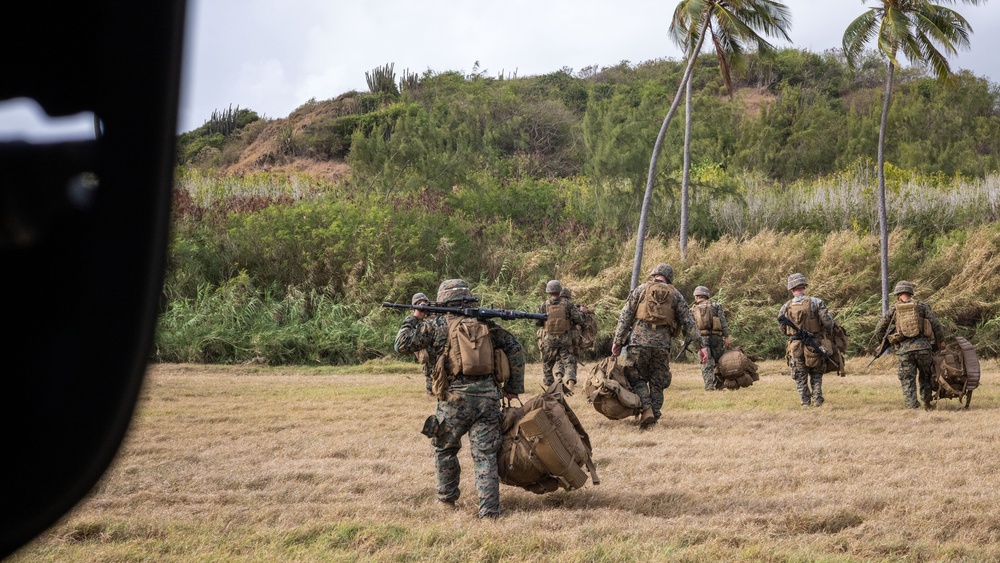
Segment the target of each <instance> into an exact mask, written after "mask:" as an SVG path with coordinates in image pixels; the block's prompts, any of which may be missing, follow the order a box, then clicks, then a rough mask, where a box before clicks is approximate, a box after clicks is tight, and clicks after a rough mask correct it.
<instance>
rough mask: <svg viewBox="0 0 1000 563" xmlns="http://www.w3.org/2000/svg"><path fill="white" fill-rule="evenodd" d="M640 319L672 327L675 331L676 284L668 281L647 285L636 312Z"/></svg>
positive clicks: (656, 325)
mask: <svg viewBox="0 0 1000 563" xmlns="http://www.w3.org/2000/svg"><path fill="white" fill-rule="evenodd" d="M635 316H636V318H637V319H639V320H640V321H642V322H644V323H646V324H650V325H653V326H655V327H657V328H659V327H661V326H666V327H670V329H671V331H673V330H674V329H675V327H676V323H675V322H674V286H672V285H670V284H668V283H661V282H651V283H649V285H647V286H646V291H645V292H644V293H643V296H642V300H641V301H640V302H639V306H638V308H637V310H636V314H635Z"/></svg>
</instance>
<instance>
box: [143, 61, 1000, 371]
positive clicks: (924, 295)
mask: <svg viewBox="0 0 1000 563" xmlns="http://www.w3.org/2000/svg"><path fill="white" fill-rule="evenodd" d="M701 62H702V63H703V64H702V65H701V67H700V68H701V70H700V71H699V74H698V76H697V78H696V85H697V89H696V91H698V92H699V94H698V96H699V98H698V100H697V102H696V104H695V113H694V115H693V117H694V120H695V126H694V132H693V134H694V136H695V142H694V149H693V152H694V155H695V156H694V160H695V163H696V164H695V166H694V167H693V170H692V188H691V190H692V196H691V200H690V211H691V227H690V233H691V236H692V241H693V242H692V243H691V246H690V247H689V249H688V255H687V257H686V260H684V261H681V260H680V257H679V251H678V249H677V242H676V237H677V233H678V225H679V215H680V212H679V201H678V193H679V181H678V179H679V177H680V172H679V169H678V167H679V158H680V157H679V154H680V151H679V150H678V149H677V148H678V147H679V145H680V143H679V136H680V130H679V129H677V130H673V131H672V132H671V135H672V136H671V137H670V138H669V139H668V143H667V148H666V149H665V152H664V157H663V158H661V159H660V160H661V167H662V168H661V170H660V172H659V176H658V182H657V189H656V190H655V191H654V200H653V206H652V210H651V216H650V221H651V227H650V232H649V235H648V236H649V239H650V240H649V241H648V242H647V244H646V248H647V250H646V256H645V263H646V264H645V267H646V268H648V267H650V266H652V265H653V264H655V263H656V262H659V261H666V262H669V263H671V264H673V265H674V266H675V268H676V269H677V271H678V276H677V280H676V283H677V285H678V287H679V288H680V289H681V290H682V291H683V292H684V293H685V295H688V296H689V298H690V293H691V291H692V290H693V288H694V287H695V286H697V285H708V286H709V287H710V288H711V289H712V291H713V292H714V293H715V294H716V297H717V298H718V299H719V300H720V301H722V302H723V303H724V304H725V306H726V308H727V312H728V314H729V317H730V320H731V321H732V323H731V324H732V326H733V328H734V331H735V339H736V342H737V344H740V345H743V346H746V347H747V348H748V349H750V350H752V351H753V352H755V353H759V354H761V355H762V356H764V357H769V358H778V357H782V356H783V339H782V337H781V336H780V335H779V334H778V331H777V330H776V326H777V325H776V323H775V322H774V317H775V315H776V312H777V308H778V307H779V306H780V305H781V303H783V302H784V300H785V299H786V298H787V292H786V291H785V289H784V280H785V278H786V277H787V276H788V274H790V273H792V272H802V273H804V274H806V275H807V276H808V277H809V279H810V280H811V281H812V287H811V290H812V291H813V292H814V293H815V294H816V295H818V296H821V297H823V298H824V299H826V300H827V302H828V303H829V305H830V307H831V308H832V309H833V310H834V311H835V313H836V314H837V316H838V320H839V321H840V322H841V323H842V324H844V325H845V326H846V327H847V329H848V331H849V332H850V334H851V336H852V344H851V352H852V354H861V353H863V352H864V351H865V349H866V348H867V347H869V346H871V345H872V343H871V342H870V336H871V331H872V329H873V327H874V325H875V323H876V322H877V320H878V315H879V310H880V304H879V302H878V298H877V294H878V293H879V280H878V271H877V270H878V253H877V247H878V243H877V240H876V239H875V238H874V237H873V236H872V234H871V233H873V232H875V230H876V216H875V212H874V208H875V204H874V196H873V193H874V187H875V178H874V166H873V163H872V161H871V160H870V156H871V155H873V154H874V137H875V132H876V129H875V122H876V121H877V116H878V107H879V106H878V104H879V100H880V98H879V96H878V95H877V92H878V85H879V84H881V78H879V73H880V72H882V71H881V70H880V66H878V65H875V64H874V63H872V64H867V65H866V66H864V68H862V70H861V71H860V72H858V73H853V74H852V73H851V72H850V71H849V70H848V69H847V67H846V65H844V63H843V61H841V60H840V59H839V58H838V57H837V56H836V55H834V54H829V53H827V54H822V55H817V54H812V53H808V52H805V51H795V50H786V51H782V53H781V54H780V56H779V57H778V58H777V59H775V60H772V61H756V60H754V61H752V64H751V65H750V67H749V68H750V71H749V73H748V74H747V75H746V76H744V77H743V78H742V81H741V82H740V83H739V85H740V89H739V90H738V91H737V95H736V96H735V97H734V99H732V100H730V99H729V98H728V97H726V96H725V95H723V90H722V89H720V87H721V82H719V79H718V69H717V68H713V65H714V64H715V63H714V62H713V61H711V60H710V59H706V60H704V61H701ZM679 74H680V69H679V64H678V63H676V62H674V61H650V62H647V63H642V64H638V65H630V64H627V63H622V64H620V65H617V66H614V67H607V68H601V69H597V68H589V69H583V70H581V71H579V72H576V73H573V72H571V71H569V70H567V69H564V70H563V71H560V72H556V73H552V74H550V75H544V76H535V77H522V78H517V77H495V78H494V77H488V76H483V75H479V74H473V75H461V74H458V73H453V72H445V73H433V72H428V73H425V74H424V75H422V76H413V75H408V76H406V77H400V78H401V80H400V83H399V86H395V82H392V84H393V87H392V88H390V87H388V86H385V85H384V84H383V86H382V87H378V88H376V90H375V91H371V92H367V93H358V92H348V93H345V94H342V95H340V96H337V97H336V98H333V99H331V100H326V101H310V102H308V103H307V104H305V105H303V106H302V107H300V108H299V109H297V110H296V111H295V112H293V113H292V114H291V115H289V116H288V117H287V118H283V119H270V120H267V119H260V118H258V117H257V116H256V114H254V113H253V112H252V111H250V110H233V111H230V112H228V113H226V114H225V115H222V116H213V120H211V121H209V122H207V123H206V124H205V126H203V127H202V128H199V129H198V130H196V131H192V132H190V133H187V134H185V135H183V136H182V137H181V139H180V148H179V160H180V162H181V163H182V165H181V166H179V167H178V174H177V186H176V190H175V194H174V196H175V200H174V218H173V235H172V245H171V251H170V264H169V270H168V276H167V283H166V286H165V292H164V300H163V311H162V315H161V317H160V325H159V331H158V335H157V347H156V350H155V355H154V359H155V360H158V361H168V362H176V361H184V362H188V361H190V362H224V363H242V362H259V363H267V364H285V363H299V364H316V363H318V364H343V363H357V362H362V361H365V360H367V359H371V358H377V357H381V356H384V355H387V354H391V340H392V337H393V336H394V334H395V329H396V327H397V326H398V323H399V322H400V321H401V320H402V319H401V316H400V315H399V314H397V313H392V312H388V311H386V310H383V309H382V308H381V307H380V306H379V305H380V303H381V302H382V301H403V302H405V301H408V299H409V296H410V295H411V294H412V293H415V292H417V291H422V292H425V293H427V294H429V295H432V296H433V294H434V293H435V291H436V288H437V285H438V283H440V281H441V280H443V279H446V278H452V277H461V278H464V279H466V280H468V281H469V282H470V283H471V284H472V285H473V291H474V292H475V293H476V294H477V295H478V296H479V297H480V298H481V299H482V302H483V303H485V304H487V305H493V306H496V307H506V308H519V309H529V310H531V309H534V308H536V307H537V305H538V303H539V302H540V300H541V299H542V293H541V289H542V287H543V285H544V283H545V281H547V280H549V279H552V278H558V279H561V280H562V281H563V282H564V284H565V285H568V286H569V287H570V288H572V289H573V290H574V292H575V297H576V301H578V302H580V303H586V304H590V305H593V306H595V307H596V309H597V311H598V316H599V322H600V324H601V334H602V336H603V339H602V341H601V344H602V346H606V344H607V342H606V339H607V335H608V334H609V333H610V331H611V330H612V329H613V326H614V322H615V319H616V316H617V311H618V309H619V308H620V307H621V303H622V300H623V299H624V297H625V295H626V294H627V290H628V273H629V272H630V270H631V260H632V258H631V257H632V252H633V248H634V244H635V241H634V232H635V231H634V229H635V224H636V222H637V215H638V209H639V205H640V203H641V196H642V188H643V185H644V181H645V175H646V168H647V167H648V159H649V150H650V149H649V146H650V145H651V142H652V139H653V138H654V137H655V131H656V129H657V128H658V126H659V122H660V120H661V119H662V115H663V113H664V112H665V110H666V106H667V104H669V95H670V92H671V91H672V88H673V87H674V85H675V84H676V80H677V79H678V77H679ZM404 78H405V80H404ZM897 96H898V100H896V101H894V108H895V109H894V110H893V113H892V114H891V116H890V117H891V121H893V120H894V121H893V122H892V123H890V129H891V131H892V132H893V135H892V138H891V140H890V158H889V160H890V163H889V165H888V166H887V175H888V191H889V194H888V200H889V220H890V226H891V227H892V228H893V229H894V232H893V235H892V238H891V244H890V255H891V256H890V262H891V263H890V276H891V278H892V280H893V281H896V280H899V279H909V280H911V281H913V282H915V283H916V284H917V293H918V295H917V297H918V298H920V299H925V300H927V301H929V302H931V303H932V304H933V305H934V307H935V310H936V311H937V312H938V314H939V316H941V317H942V319H943V321H944V322H945V325H946V326H947V327H948V329H949V331H950V333H951V334H962V335H965V336H967V337H970V338H971V339H972V340H973V342H975V343H976V344H977V346H979V347H980V349H981V353H983V354H987V355H992V354H995V353H996V352H997V350H996V347H997V345H996V342H997V339H996V335H997V331H998V330H1000V321H998V318H1000V307H998V306H1000V303H998V297H997V295H998V292H997V289H998V288H997V287H996V282H994V281H993V280H994V279H997V278H996V275H995V274H996V271H997V269H998V259H997V256H998V254H997V252H996V251H997V246H998V239H1000V236H998V229H997V228H996V226H995V225H996V221H997V218H998V215H1000V176H998V175H997V174H996V173H995V171H996V170H997V169H998V167H1000V165H998V162H997V161H996V159H997V158H1000V146H995V145H996V144H997V143H1000V133H998V131H1000V112H998V110H997V108H1000V92H998V90H997V87H996V86H995V85H993V84H990V83H989V82H988V81H986V80H984V79H980V78H977V77H974V76H972V75H969V74H962V75H960V76H958V77H957V79H956V81H955V82H954V83H952V84H942V83H938V82H935V81H930V80H928V79H926V78H925V77H923V76H922V75H921V74H920V73H919V72H916V71H912V70H911V71H907V72H905V73H903V75H902V78H901V84H900V87H899V89H898V92H897ZM223 118H225V119H223ZM510 328H511V330H512V331H514V332H515V334H517V335H518V336H519V337H520V338H521V339H522V341H525V342H528V343H530V342H532V341H533V337H532V333H533V326H531V325H530V323H510ZM528 348H529V357H534V356H535V354H536V353H537V351H536V350H535V349H534V346H532V345H529V347H528ZM601 352H602V349H599V350H598V351H597V353H601Z"/></svg>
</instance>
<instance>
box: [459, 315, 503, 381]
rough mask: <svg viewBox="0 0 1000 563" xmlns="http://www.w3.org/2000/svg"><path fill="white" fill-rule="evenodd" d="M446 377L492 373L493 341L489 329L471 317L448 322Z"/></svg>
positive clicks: (476, 375)
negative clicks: (447, 369)
mask: <svg viewBox="0 0 1000 563" xmlns="http://www.w3.org/2000/svg"><path fill="white" fill-rule="evenodd" d="M448 348H449V349H448V360H449V361H448V366H449V370H450V373H449V374H448V375H450V376H452V377H455V376H457V375H459V374H464V375H466V376H470V377H473V378H475V377H479V376H485V375H490V374H492V373H493V363H494V361H495V358H494V356H493V339H492V338H490V327H489V326H488V325H487V324H486V323H484V322H482V321H480V320H476V319H474V318H472V317H454V318H452V319H449V320H448Z"/></svg>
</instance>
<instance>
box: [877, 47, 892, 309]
mask: <svg viewBox="0 0 1000 563" xmlns="http://www.w3.org/2000/svg"><path fill="white" fill-rule="evenodd" d="M894 71H895V67H894V66H893V64H892V60H891V59H890V60H889V64H888V68H887V69H886V76H885V100H884V101H883V102H882V121H881V123H880V124H879V128H878V234H879V248H880V250H881V254H882V256H881V261H882V270H881V274H882V314H883V315H885V314H886V313H887V312H888V311H889V225H888V223H889V220H888V216H887V213H886V206H885V133H886V123H887V121H888V117H889V102H890V100H891V99H892V75H893V72H894Z"/></svg>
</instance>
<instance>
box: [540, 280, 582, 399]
mask: <svg viewBox="0 0 1000 563" xmlns="http://www.w3.org/2000/svg"><path fill="white" fill-rule="evenodd" d="M559 304H565V305H566V316H567V317H568V319H569V330H567V331H566V332H564V333H562V334H559V335H553V334H549V333H548V332H546V331H545V329H544V328H543V329H542V331H543V334H542V338H541V347H540V350H539V351H540V352H541V353H542V383H543V384H544V385H545V387H546V388H547V387H549V386H550V385H552V384H553V383H555V376H554V375H553V373H552V372H553V367H555V368H556V371H558V372H559V374H560V379H562V378H563V377H565V382H567V383H568V382H570V381H574V382H575V381H576V350H575V348H574V346H573V327H574V326H575V325H582V324H583V314H582V313H580V309H578V308H577V307H576V305H574V304H573V302H572V301H570V300H569V299H566V298H565V297H562V296H557V297H553V298H551V299H549V300H547V301H545V302H544V303H542V305H541V307H539V308H538V312H539V313H546V312H548V308H549V306H550V305H559ZM549 322H551V321H536V322H535V324H537V325H538V326H540V327H545V326H546V325H547V324H548V323H549Z"/></svg>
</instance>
